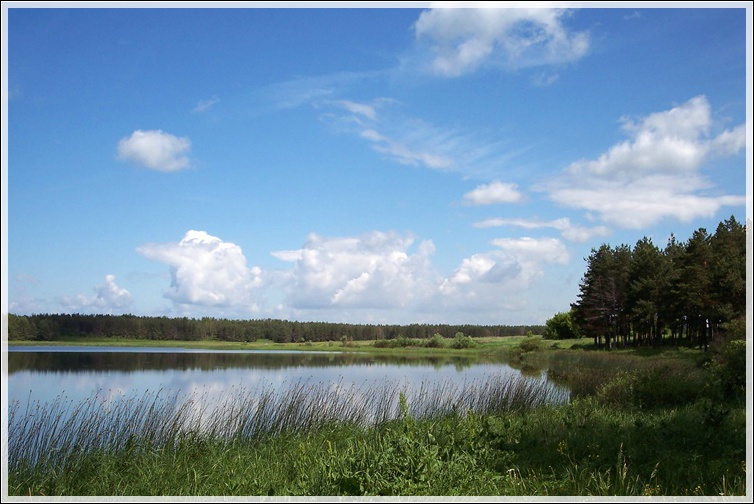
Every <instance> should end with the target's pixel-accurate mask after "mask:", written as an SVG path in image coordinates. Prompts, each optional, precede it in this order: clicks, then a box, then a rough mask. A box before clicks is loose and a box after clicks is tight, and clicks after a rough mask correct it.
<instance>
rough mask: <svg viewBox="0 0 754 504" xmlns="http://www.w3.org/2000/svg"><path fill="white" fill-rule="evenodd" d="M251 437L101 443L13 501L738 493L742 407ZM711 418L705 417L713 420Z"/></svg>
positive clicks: (529, 416) (590, 411)
mask: <svg viewBox="0 0 754 504" xmlns="http://www.w3.org/2000/svg"><path fill="white" fill-rule="evenodd" d="M405 404H406V406H405V408H406V409H405V410H403V411H404V413H405V414H403V415H398V417H396V418H394V419H393V420H390V421H386V422H382V423H379V424H377V425H375V426H371V427H365V426H360V425H357V424H355V423H352V422H325V423H322V424H319V425H318V426H317V428H310V429H306V430H286V431H283V432H279V433H277V434H272V433H266V434H260V435H257V436H253V437H245V436H235V437H232V438H230V439H223V438H222V437H218V436H208V435H196V434H187V435H183V436H175V437H174V438H173V439H171V440H170V442H169V443H166V444H162V445H160V444H158V443H153V442H150V441H148V440H146V439H137V440H132V441H131V442H129V443H126V444H124V445H121V446H120V447H117V448H114V447H101V448H97V449H94V450H90V451H89V452H87V453H86V454H80V455H79V456H76V457H70V458H68V459H67V460H66V462H65V463H64V464H60V465H56V466H54V467H48V468H46V469H45V470H43V471H42V470H38V469H35V468H33V467H23V466H21V467H18V466H14V467H12V470H11V471H10V473H9V492H10V494H11V495H48V496H51V495H186V496H188V495H248V496H255V495H256V496H263V495H277V496H283V495H300V496H305V495H415V496H419V495H499V496H506V495H508V496H548V495H549V496H556V495H603V496H607V495H634V496H645V495H681V496H683V495H685V496H695V495H721V494H722V495H743V494H744V493H745V481H746V480H745V478H746V475H745V471H744V462H743V461H744V460H745V457H746V453H745V441H744V438H745V425H746V420H745V412H744V411H743V410H742V409H732V410H729V411H727V412H725V413H724V414H722V415H721V414H720V413H719V412H717V413H713V412H711V411H710V405H709V404H707V403H704V402H699V403H694V404H691V405H687V406H684V407H682V408H678V409H669V410H658V411H654V412H639V411H616V410H615V409H614V408H612V407H610V406H605V405H602V404H600V403H599V402H598V401H596V400H594V399H588V400H580V401H576V402H575V403H573V404H571V405H568V406H550V407H539V408H524V409H517V410H510V411H507V412H498V413H494V414H492V413H490V414H474V413H471V412H466V413H455V414H446V415H443V416H440V417H434V418H424V419H414V418H413V417H411V416H410V414H409V413H408V410H410V407H411V405H410V403H408V402H406V403H405ZM713 417H714V419H713Z"/></svg>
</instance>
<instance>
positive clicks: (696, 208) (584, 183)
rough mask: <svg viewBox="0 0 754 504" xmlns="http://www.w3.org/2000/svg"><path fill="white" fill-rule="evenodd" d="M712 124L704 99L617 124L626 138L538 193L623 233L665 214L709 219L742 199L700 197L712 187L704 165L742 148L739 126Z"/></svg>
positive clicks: (742, 132)
mask: <svg viewBox="0 0 754 504" xmlns="http://www.w3.org/2000/svg"><path fill="white" fill-rule="evenodd" d="M714 126H715V125H714V124H713V121H712V114H711V109H710V105H709V102H708V101H707V99H706V97H704V96H697V97H695V98H692V99H691V100H689V101H688V102H686V103H684V104H682V105H679V106H676V107H673V108H672V109H670V110H667V111H663V112H657V113H653V114H650V115H649V116H647V117H645V118H641V119H639V120H637V121H634V120H631V119H623V129H624V131H625V132H626V133H627V134H628V135H629V136H630V138H629V139H628V140H625V141H623V142H620V143H618V144H616V145H614V146H613V147H611V148H610V149H609V150H608V151H607V152H606V153H604V154H602V155H601V156H599V157H598V158H597V159H582V160H579V161H576V162H574V163H572V164H571V165H570V166H569V167H568V168H567V170H566V173H565V174H564V176H563V177H561V178H560V179H558V180H556V181H554V182H552V183H551V184H549V185H548V186H547V187H546V188H545V190H546V191H548V193H549V196H550V198H551V199H552V200H553V201H555V202H557V203H560V204H563V205H566V206H568V207H572V208H581V209H585V210H588V211H590V212H592V213H594V214H596V215H597V216H599V217H600V218H601V219H602V220H604V221H605V222H609V223H613V224H617V225H619V226H621V227H626V228H641V227H644V226H647V225H651V224H654V223H655V222H657V221H659V220H660V219H663V218H666V217H670V218H675V219H679V220H681V221H683V222H689V221H691V220H693V219H694V218H697V217H711V216H713V215H714V214H715V212H717V210H718V209H719V208H720V207H722V206H729V205H742V204H744V203H745V197H744V196H735V195H706V194H705V190H709V189H710V188H711V187H712V184H710V183H709V182H708V181H707V180H706V179H704V178H703V177H702V176H701V175H700V173H699V172H700V170H701V168H702V167H703V166H704V164H705V163H707V162H708V161H709V160H711V159H713V158H715V157H723V156H730V155H733V154H736V153H738V152H739V151H740V150H742V149H743V148H744V147H745V146H746V136H745V127H744V125H740V126H737V127H735V128H733V129H730V130H724V131H722V132H720V133H718V134H717V135H713V134H712V131H713V128H714Z"/></svg>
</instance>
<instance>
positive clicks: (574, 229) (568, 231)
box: [473, 217, 610, 242]
mask: <svg viewBox="0 0 754 504" xmlns="http://www.w3.org/2000/svg"><path fill="white" fill-rule="evenodd" d="M473 226H474V227H476V228H491V227H501V226H514V227H520V228H524V229H541V228H552V229H557V230H558V231H560V232H561V236H563V238H565V239H566V240H569V241H575V242H585V241H587V240H589V239H591V238H593V237H595V236H607V235H609V234H610V230H609V229H608V228H607V227H605V226H595V227H581V226H574V225H573V224H572V223H571V220H570V219H569V218H567V217H563V218H560V219H555V220H551V221H542V220H538V219H505V218H492V219H486V220H483V221H479V222H475V223H474V224H473Z"/></svg>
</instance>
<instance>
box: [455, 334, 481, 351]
mask: <svg viewBox="0 0 754 504" xmlns="http://www.w3.org/2000/svg"><path fill="white" fill-rule="evenodd" d="M450 346H451V348H455V349H464V348H474V347H475V346H476V341H474V340H473V339H472V338H471V336H467V335H465V334H463V333H462V332H457V333H456V335H455V336H454V337H453V341H452V342H451V344H450Z"/></svg>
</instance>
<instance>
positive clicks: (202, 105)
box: [191, 96, 220, 113]
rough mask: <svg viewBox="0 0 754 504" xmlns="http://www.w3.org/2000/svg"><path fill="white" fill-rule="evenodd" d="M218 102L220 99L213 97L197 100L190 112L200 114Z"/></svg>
mask: <svg viewBox="0 0 754 504" xmlns="http://www.w3.org/2000/svg"><path fill="white" fill-rule="evenodd" d="M219 102H220V98H218V97H217V96H213V97H212V98H210V99H208V100H199V101H198V102H197V104H196V106H195V107H194V108H193V109H192V110H191V112H194V113H202V112H206V111H208V110H209V109H211V108H212V107H213V106H214V105H215V104H217V103H219Z"/></svg>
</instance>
